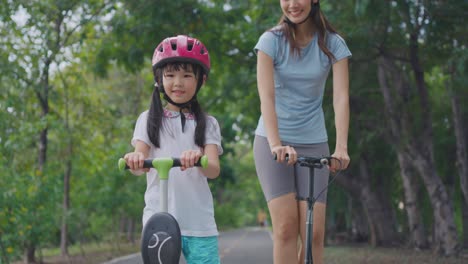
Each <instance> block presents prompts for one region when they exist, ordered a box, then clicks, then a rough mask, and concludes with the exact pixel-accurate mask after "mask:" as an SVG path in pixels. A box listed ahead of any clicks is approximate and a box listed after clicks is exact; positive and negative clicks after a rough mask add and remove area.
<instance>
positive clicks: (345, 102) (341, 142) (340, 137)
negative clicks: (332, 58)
mask: <svg viewBox="0 0 468 264" xmlns="http://www.w3.org/2000/svg"><path fill="white" fill-rule="evenodd" d="M333 109H334V111H335V127H336V146H335V153H333V155H332V156H333V157H335V158H337V159H339V160H340V161H341V167H339V165H340V164H338V163H337V162H332V166H331V168H330V169H331V170H332V171H335V170H337V169H346V168H347V167H348V164H349V161H350V158H349V155H348V130H349V72H348V59H342V60H340V61H338V62H336V63H335V64H333Z"/></svg>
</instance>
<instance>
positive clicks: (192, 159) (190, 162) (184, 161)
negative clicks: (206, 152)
mask: <svg viewBox="0 0 468 264" xmlns="http://www.w3.org/2000/svg"><path fill="white" fill-rule="evenodd" d="M202 156H203V153H202V152H201V151H199V150H186V151H184V152H182V154H181V155H180V164H181V166H180V170H181V171H184V170H186V169H188V168H192V167H194V166H195V163H197V162H198V160H199V159H200V158H201V157H202Z"/></svg>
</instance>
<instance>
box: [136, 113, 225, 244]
mask: <svg viewBox="0 0 468 264" xmlns="http://www.w3.org/2000/svg"><path fill="white" fill-rule="evenodd" d="M164 116H165V117H164V118H163V124H162V129H161V134H160V145H161V147H160V148H156V147H154V145H153V144H152V143H151V141H150V140H149V137H148V133H147V131H146V127H147V118H148V111H145V112H143V113H141V114H140V116H139V117H138V120H137V122H136V125H135V131H134V133H133V138H132V145H133V146H135V144H136V141H137V140H140V141H143V142H145V143H146V144H147V145H148V146H150V152H149V157H148V158H150V159H151V158H156V157H160V158H161V157H179V156H180V155H181V154H182V152H183V151H185V150H189V149H193V150H197V149H200V148H199V147H198V146H197V145H196V144H195V141H194V133H195V124H196V121H195V120H194V118H193V116H192V115H191V114H186V122H185V129H184V130H185V131H184V133H182V124H181V120H180V115H179V112H173V111H168V110H165V114H164ZM205 144H207V145H208V144H215V145H216V146H217V147H218V154H219V155H221V154H222V153H223V149H222V147H221V132H220V128H219V124H218V121H217V120H216V119H215V118H214V117H212V116H207V122H206V132H205ZM146 182H147V187H146V191H145V208H144V210H143V225H144V224H145V223H146V222H147V221H148V219H149V218H150V217H151V216H152V215H153V214H155V213H157V212H160V211H161V209H160V205H159V200H160V198H159V195H160V193H159V177H158V172H157V171H156V170H155V169H150V171H149V172H148V173H147V174H146ZM168 210H169V213H170V214H171V215H172V216H174V217H175V218H176V219H177V222H178V223H179V226H180V230H181V233H182V235H183V236H197V237H205V236H216V235H218V230H217V227H216V222H215V218H214V208H213V196H212V194H211V191H210V188H209V186H208V178H207V177H205V176H204V175H203V174H202V171H201V169H200V168H198V167H194V168H190V169H187V170H185V171H181V170H180V168H178V167H175V168H172V169H171V170H170V171H169V181H168Z"/></svg>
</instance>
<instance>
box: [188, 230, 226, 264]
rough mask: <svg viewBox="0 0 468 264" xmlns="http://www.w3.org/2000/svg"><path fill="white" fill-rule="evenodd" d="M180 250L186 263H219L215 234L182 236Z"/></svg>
mask: <svg viewBox="0 0 468 264" xmlns="http://www.w3.org/2000/svg"><path fill="white" fill-rule="evenodd" d="M182 252H183V254H184V257H185V261H186V262H187V264H220V259H219V252H218V237H217V236H210V237H193V236H182Z"/></svg>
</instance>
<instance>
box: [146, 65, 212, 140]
mask: <svg viewBox="0 0 468 264" xmlns="http://www.w3.org/2000/svg"><path fill="white" fill-rule="evenodd" d="M181 68H182V69H184V70H188V69H192V71H193V73H194V74H195V76H196V78H197V80H198V82H197V91H196V92H195V95H194V96H193V98H192V100H191V101H190V102H189V103H188V105H187V106H186V107H185V108H187V109H189V111H190V112H191V113H193V114H194V116H195V121H196V127H195V136H194V140H195V144H197V145H198V146H199V147H203V146H204V145H205V129H206V114H205V113H204V112H203V110H202V108H201V106H200V104H199V103H198V100H197V98H196V96H197V93H198V91H199V90H200V88H201V86H202V84H203V76H204V75H206V73H205V71H204V70H203V68H202V67H201V66H200V65H198V64H194V63H187V62H172V63H168V64H165V65H164V66H162V67H157V68H153V75H154V80H155V82H156V84H155V86H154V90H153V95H152V98H151V104H150V108H149V111H148V120H147V128H146V129H147V132H148V137H149V139H150V141H151V143H152V144H153V145H154V146H155V147H156V148H159V147H160V146H161V145H160V130H161V128H162V126H163V123H162V120H163V117H164V109H163V105H162V102H161V97H160V93H164V87H163V83H162V76H163V72H164V69H171V70H176V71H178V70H179V69H181ZM180 114H181V115H183V113H182V112H181V113H180Z"/></svg>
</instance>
